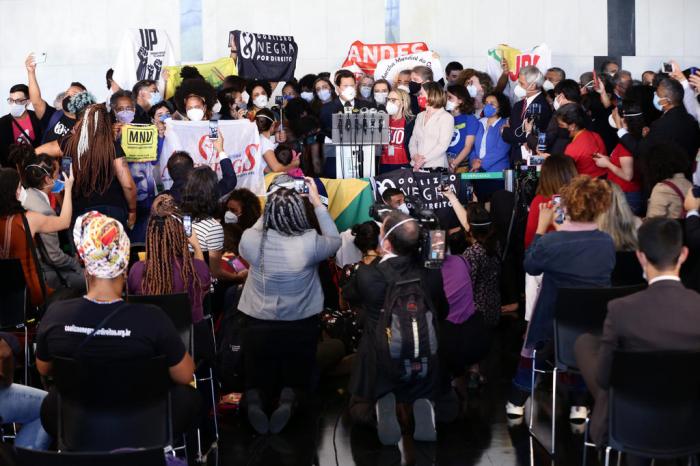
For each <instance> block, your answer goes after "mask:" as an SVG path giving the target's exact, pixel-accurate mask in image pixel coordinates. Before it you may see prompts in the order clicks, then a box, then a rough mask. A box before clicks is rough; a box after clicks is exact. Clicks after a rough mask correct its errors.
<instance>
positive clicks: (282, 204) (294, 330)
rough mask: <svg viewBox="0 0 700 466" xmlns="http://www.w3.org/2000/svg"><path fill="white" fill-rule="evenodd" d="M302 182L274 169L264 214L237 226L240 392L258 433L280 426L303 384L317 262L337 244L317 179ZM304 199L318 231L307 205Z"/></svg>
mask: <svg viewBox="0 0 700 466" xmlns="http://www.w3.org/2000/svg"><path fill="white" fill-rule="evenodd" d="M290 182H291V183H290ZM306 186H307V187H308V191H309V194H308V197H307V195H303V194H299V193H298V192H297V191H296V190H295V189H294V184H293V181H292V180H291V179H290V177H288V176H285V175H280V176H279V177H278V178H277V179H276V180H275V182H274V183H273V184H272V185H271V186H270V192H269V194H268V197H267V204H266V205H265V211H264V213H263V217H262V218H261V219H260V220H258V222H257V223H256V224H255V225H254V226H253V227H252V228H249V229H247V230H246V231H245V232H244V233H243V237H242V238H241V242H240V245H239V251H240V254H241V256H242V257H243V258H244V259H245V260H246V261H247V262H248V263H249V264H250V269H249V271H248V280H246V283H245V286H244V287H243V294H242V296H241V300H240V302H239V305H238V309H239V310H240V311H241V312H243V313H244V314H245V315H246V322H245V328H244V330H243V347H244V348H245V351H244V353H243V354H244V364H245V373H246V394H245V399H246V403H247V407H248V419H249V421H250V423H251V425H252V426H253V428H254V429H255V430H256V431H257V432H259V433H261V434H265V433H267V432H272V433H273V434H276V433H278V432H280V431H281V430H282V429H283V428H284V427H285V426H286V425H287V422H288V421H289V418H290V417H291V415H292V409H293V407H294V405H295V400H296V396H297V392H298V391H303V390H305V389H307V388H308V386H309V383H310V381H311V373H312V370H313V367H314V363H315V361H316V345H317V342H318V338H319V335H320V321H319V314H320V312H321V311H322V310H323V290H322V289H321V282H320V279H319V275H318V264H319V262H321V261H323V260H325V259H327V258H328V257H330V256H333V255H335V253H336V251H337V250H338V248H339V247H340V234H339V233H338V229H337V228H336V226H335V223H334V222H333V219H332V218H331V216H330V214H329V213H328V210H326V208H325V207H324V206H323V204H322V203H321V198H320V197H319V195H318V190H317V189H316V184H315V183H314V181H313V180H312V179H311V178H306ZM290 188H291V189H290ZM309 202H310V204H311V206H313V214H315V215H316V217H317V219H318V224H319V227H320V231H321V233H320V234H319V233H318V232H317V231H316V230H315V229H314V227H313V223H314V222H313V221H312V218H310V216H311V215H312V213H311V212H307V204H308V203H309ZM280 389H281V392H280ZM271 399H279V405H278V406H277V408H276V409H275V410H274V412H273V413H272V415H271V416H270V417H269V418H268V416H267V413H266V412H265V407H266V406H265V404H264V402H265V401H266V400H271Z"/></svg>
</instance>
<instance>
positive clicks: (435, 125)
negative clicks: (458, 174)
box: [409, 81, 455, 171]
mask: <svg viewBox="0 0 700 466" xmlns="http://www.w3.org/2000/svg"><path fill="white" fill-rule="evenodd" d="M445 104H447V96H446V94H445V91H444V90H443V89H442V88H441V87H440V85H439V84H438V83H435V82H432V81H429V82H426V83H423V84H422V85H421V89H420V91H419V92H418V107H419V108H420V109H421V110H423V111H421V112H420V113H419V114H418V116H417V117H416V125H415V128H414V130H413V135H412V136H411V141H410V142H409V150H410V152H411V165H412V166H413V170H414V171H446V170H447V166H448V164H447V149H448V147H450V142H452V134H453V133H454V124H455V119H454V117H453V116H452V115H451V114H450V113H449V112H447V111H446V110H445Z"/></svg>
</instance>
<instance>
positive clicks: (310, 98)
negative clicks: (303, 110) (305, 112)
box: [301, 92, 314, 102]
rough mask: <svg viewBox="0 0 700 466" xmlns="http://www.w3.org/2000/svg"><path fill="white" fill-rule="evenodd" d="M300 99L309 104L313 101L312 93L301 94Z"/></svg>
mask: <svg viewBox="0 0 700 466" xmlns="http://www.w3.org/2000/svg"><path fill="white" fill-rule="evenodd" d="M301 98H302V99H304V100H305V101H307V102H311V101H312V100H314V93H313V92H302V93H301Z"/></svg>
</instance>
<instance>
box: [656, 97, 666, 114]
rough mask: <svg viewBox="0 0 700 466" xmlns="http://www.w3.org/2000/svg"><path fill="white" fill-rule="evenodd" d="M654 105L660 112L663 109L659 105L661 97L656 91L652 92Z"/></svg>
mask: <svg viewBox="0 0 700 466" xmlns="http://www.w3.org/2000/svg"><path fill="white" fill-rule="evenodd" d="M654 107H655V108H656V109H657V110H658V111H660V112H663V111H664V108H663V107H662V106H661V97H659V94H657V93H654Z"/></svg>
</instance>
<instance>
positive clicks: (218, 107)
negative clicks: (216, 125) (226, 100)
mask: <svg viewBox="0 0 700 466" xmlns="http://www.w3.org/2000/svg"><path fill="white" fill-rule="evenodd" d="M211 111H212V112H214V113H219V112H220V111H221V102H219V101H218V100H217V101H216V103H215V104H214V106H213V107H212V108H211Z"/></svg>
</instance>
